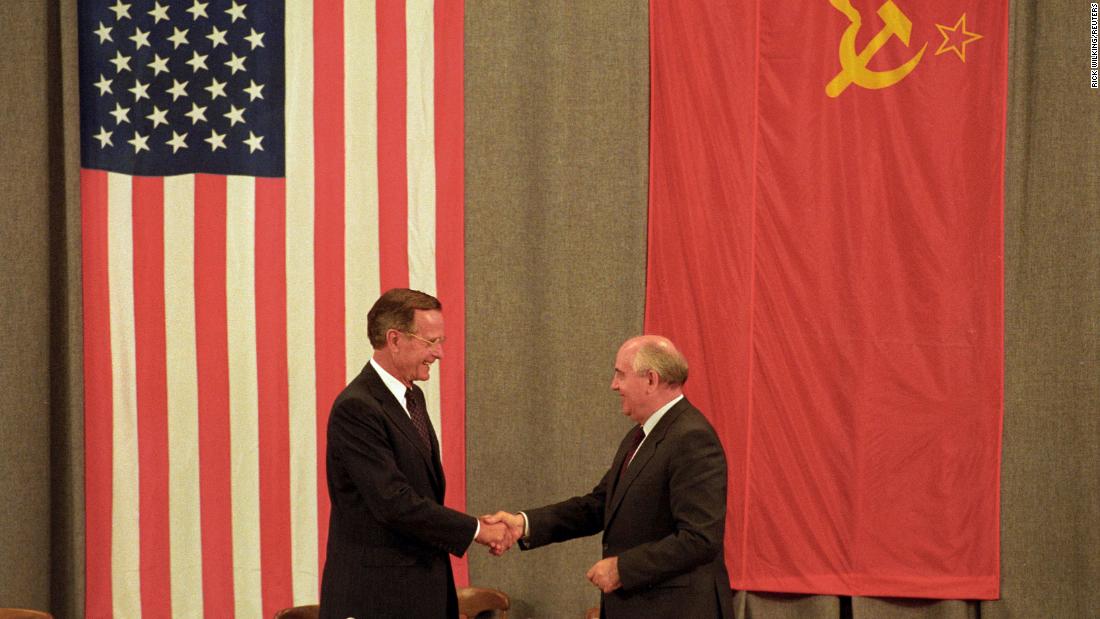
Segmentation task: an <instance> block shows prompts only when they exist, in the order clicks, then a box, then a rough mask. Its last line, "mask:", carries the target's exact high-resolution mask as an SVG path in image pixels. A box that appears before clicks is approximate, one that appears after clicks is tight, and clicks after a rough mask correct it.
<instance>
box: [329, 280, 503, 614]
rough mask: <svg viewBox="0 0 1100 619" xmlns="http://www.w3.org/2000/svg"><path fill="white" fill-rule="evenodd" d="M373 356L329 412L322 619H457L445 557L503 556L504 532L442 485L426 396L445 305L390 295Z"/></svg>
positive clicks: (381, 305)
mask: <svg viewBox="0 0 1100 619" xmlns="http://www.w3.org/2000/svg"><path fill="white" fill-rule="evenodd" d="M367 331H368V334H369V337H370V342H371V346H372V347H373V348H374V355H373V356H372V358H371V360H370V361H369V362H368V363H367V365H366V367H364V368H363V371H362V372H360V374H359V376H357V377H356V378H355V380H353V381H351V384H349V385H348V386H347V387H346V388H345V389H344V390H343V392H341V393H340V395H339V397H337V398H336V401H335V403H333V405H332V414H331V416H330V417H329V423H328V445H327V450H326V462H327V466H328V491H329V499H330V500H331V501H332V512H331V514H330V517H329V532H328V546H327V558H326V561H325V569H324V575H323V577H322V582H321V617H323V618H331V619H346V618H347V617H356V618H358V619H367V618H371V619H373V618H381V617H394V618H398V617H400V618H407V617H418V618H419V617H425V618H430V617H447V618H455V617H457V616H458V602H457V599H456V597H455V584H454V577H453V575H452V573H451V563H450V560H449V558H448V553H449V554H453V555H456V556H462V555H463V554H464V553H465V552H466V549H467V547H469V545H470V543H471V542H473V541H475V538H476V541H478V542H480V543H483V544H486V545H490V546H491V547H493V548H495V550H496V551H497V552H498V553H499V552H502V551H503V549H505V548H506V547H507V546H508V545H510V543H511V541H510V538H509V535H510V533H509V532H508V530H507V529H506V527H505V526H504V525H503V524H482V523H479V522H478V520H477V519H476V518H474V517H473V516H468V515H466V514H463V513H462V512H458V511H455V510H453V509H450V508H448V507H444V506H443V494H444V490H445V487H446V481H445V480H444V477H443V467H442V464H441V463H440V457H439V442H438V441H437V440H436V437H435V431H434V429H433V428H432V423H431V420H430V419H429V418H428V414H427V410H426V406H425V403H424V395H423V392H421V390H420V388H419V387H416V386H415V385H414V384H413V381H423V380H427V379H428V376H429V372H430V369H431V365H432V364H433V363H434V362H435V361H436V360H437V359H440V358H442V357H443V340H444V336H443V312H442V306H441V305H440V303H439V300H438V299H436V298H435V297H432V296H431V295H428V294H424V293H422V292H418V291H415V290H407V289H394V290H390V291H388V292H386V293H385V294H383V295H382V296H381V297H380V298H379V299H378V301H377V302H375V304H374V306H373V307H372V308H371V310H370V313H369V314H368V315H367Z"/></svg>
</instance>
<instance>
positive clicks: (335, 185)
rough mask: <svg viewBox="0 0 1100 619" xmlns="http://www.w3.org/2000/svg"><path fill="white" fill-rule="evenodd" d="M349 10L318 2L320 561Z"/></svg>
mask: <svg viewBox="0 0 1100 619" xmlns="http://www.w3.org/2000/svg"><path fill="white" fill-rule="evenodd" d="M343 24H344V12H343V5H342V4H341V3H339V2H315V3H314V17H313V57H314V60H313V62H314V85H313V87H314V100H313V117H314V161H315V166H316V168H315V172H314V174H315V180H316V185H315V187H316V189H315V192H316V193H315V197H316V202H315V203H314V230H313V234H314V237H313V238H314V247H313V252H314V254H313V260H314V262H313V269H314V275H313V277H314V281H313V286H314V305H315V309H314V313H315V318H316V322H315V325H316V326H315V327H314V338H315V342H316V350H315V358H316V371H317V394H316V395H317V454H318V457H317V488H318V492H317V534H318V542H319V543H318V558H319V562H318V566H319V567H321V568H322V569H323V567H324V564H325V542H326V540H327V539H328V518H329V498H328V493H327V492H325V491H324V488H327V487H328V486H327V480H326V472H325V444H326V441H327V428H328V413H329V407H331V406H332V401H333V400H334V399H336V396H337V394H339V393H340V390H341V389H343V388H344V379H345V372H344V363H345V342H344V108H343V101H344V37H343Z"/></svg>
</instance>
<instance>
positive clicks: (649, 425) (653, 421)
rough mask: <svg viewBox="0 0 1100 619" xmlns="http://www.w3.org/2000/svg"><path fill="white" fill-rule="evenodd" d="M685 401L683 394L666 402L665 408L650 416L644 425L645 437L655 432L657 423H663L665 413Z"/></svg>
mask: <svg viewBox="0 0 1100 619" xmlns="http://www.w3.org/2000/svg"><path fill="white" fill-rule="evenodd" d="M683 399H684V394H682V393H681V394H680V395H678V396H676V397H675V398H672V399H671V400H669V401H668V402H666V403H665V405H664V406H662V407H661V408H658V409H657V411H656V412H654V413H653V414H652V415H650V416H649V419H646V420H645V423H643V424H642V431H643V432H645V435H646V436H649V433H650V432H652V431H653V428H655V427H657V423H658V422H660V421H661V417H664V416H665V413H667V412H668V409H670V408H672V407H673V406H674V405H675V404H676V403H677V402H679V401H680V400H683Z"/></svg>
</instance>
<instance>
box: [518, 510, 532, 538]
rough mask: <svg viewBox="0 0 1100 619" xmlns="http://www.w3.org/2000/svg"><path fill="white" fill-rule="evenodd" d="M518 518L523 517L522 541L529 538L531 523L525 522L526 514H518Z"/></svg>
mask: <svg viewBox="0 0 1100 619" xmlns="http://www.w3.org/2000/svg"><path fill="white" fill-rule="evenodd" d="M519 515H520V516H523V539H527V538H529V537H531V523H530V522H528V520H527V514H525V513H523V512H519Z"/></svg>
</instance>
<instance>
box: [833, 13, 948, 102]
mask: <svg viewBox="0 0 1100 619" xmlns="http://www.w3.org/2000/svg"><path fill="white" fill-rule="evenodd" d="M829 3H830V4H832V5H833V8H835V9H836V10H838V11H840V12H841V13H844V15H845V16H846V17H847V18H848V19H849V20H850V21H851V22H852V24H851V25H850V26H848V29H847V30H845V31H844V34H843V36H841V37H840V66H841V67H843V68H842V69H841V71H840V73H837V75H836V77H834V78H833V79H832V80H831V81H830V82H829V83H828V84H827V85H826V86H825V94H827V95H829V96H830V97H836V96H839V95H840V93H842V92H844V89H845V88H847V87H848V86H849V85H850V84H853V83H854V84H857V85H859V86H862V87H864V88H876V89H877V88H886V87H887V86H893V85H894V84H896V83H898V82H899V81H901V80H902V79H903V78H904V77H905V76H906V75H909V73H910V72H911V71H912V70H913V69H915V68H916V67H917V63H918V62H920V59H921V56H922V55H924V48H925V47H928V44H927V43H925V44H924V46H922V47H921V48H920V51H919V52H917V55H916V56H913V57H912V58H910V59H909V60H908V62H906V63H905V64H903V65H901V66H900V67H897V68H895V69H891V70H889V71H872V70H870V69H868V68H867V63H868V62H869V61H870V60H871V57H872V56H874V55H875V53H876V52H878V51H879V50H880V49H882V46H883V45H886V43H887V42H888V41H889V40H890V37H892V36H896V37H897V38H898V39H900V40H901V42H902V43H904V44H905V46H906V47H909V34H910V33H911V32H912V30H913V22H911V21H909V18H908V17H906V16H905V14H904V13H902V12H901V9H899V8H898V5H896V4H894V2H893V0H886V2H885V3H883V4H882V6H880V7H879V8H878V16H879V17H881V18H882V21H883V22H885V23H886V25H885V26H883V28H882V30H879V31H878V33H877V34H876V35H875V36H874V38H873V39H871V41H870V42H869V43H867V47H864V48H863V51H861V52H858V53H857V52H856V33H857V32H859V29H860V27H861V26H862V25H863V17H862V16H861V15H860V14H859V10H858V9H856V8H855V7H853V6H852V2H851V0H829Z"/></svg>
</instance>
